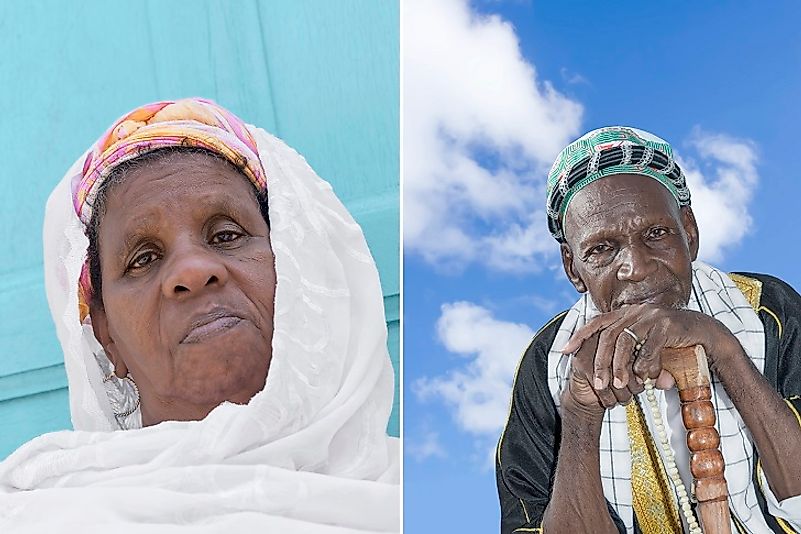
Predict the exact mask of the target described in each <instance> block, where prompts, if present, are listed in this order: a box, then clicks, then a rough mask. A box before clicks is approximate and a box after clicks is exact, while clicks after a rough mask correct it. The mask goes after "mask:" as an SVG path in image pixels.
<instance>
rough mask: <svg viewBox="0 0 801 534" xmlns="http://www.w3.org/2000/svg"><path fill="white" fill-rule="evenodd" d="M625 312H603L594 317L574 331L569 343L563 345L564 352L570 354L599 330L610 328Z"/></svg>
mask: <svg viewBox="0 0 801 534" xmlns="http://www.w3.org/2000/svg"><path fill="white" fill-rule="evenodd" d="M623 314H624V311H623V310H622V309H621V310H617V311H613V312H609V313H602V314H601V315H599V316H598V317H596V318H594V319H592V320H591V321H590V322H588V323H587V324H585V325H584V326H582V327H581V328H579V329H577V330H576V331H575V332H573V335H572V336H571V337H570V339H569V340H568V342H567V344H566V345H565V346H564V347H562V351H561V352H562V353H563V354H568V353H571V352H576V351H577V350H578V349H579V347H581V345H582V344H583V343H584V342H585V341H587V340H588V339H589V338H591V337H592V336H593V335H595V334H596V333H597V332H598V331H600V330H603V329H604V328H608V327H609V326H610V325H612V324H614V323H615V322H616V321H618V320H619V319H620V318H621V317H622V316H623Z"/></svg>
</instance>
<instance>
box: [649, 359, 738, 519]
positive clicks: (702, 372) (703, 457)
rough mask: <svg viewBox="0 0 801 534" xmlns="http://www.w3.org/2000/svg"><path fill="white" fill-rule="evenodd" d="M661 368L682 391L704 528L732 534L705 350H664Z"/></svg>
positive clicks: (696, 490) (683, 414)
mask: <svg viewBox="0 0 801 534" xmlns="http://www.w3.org/2000/svg"><path fill="white" fill-rule="evenodd" d="M662 367H663V368H664V369H665V370H666V371H668V372H669V373H670V374H671V375H673V378H674V379H675V380H676V387H677V389H678V390H679V399H680V400H681V416H682V419H683V421H684V427H685V428H686V429H687V447H688V448H689V449H690V471H691V472H692V475H693V482H694V486H695V497H696V499H697V500H698V508H697V511H698V516H699V518H698V519H699V521H700V523H701V527H702V528H703V530H704V532H705V533H706V534H731V516H730V513H729V501H728V496H729V492H728V488H727V486H726V479H725V478H724V476H723V469H724V467H725V463H724V461H723V455H722V454H721V452H720V435H719V434H718V431H717V430H716V429H715V408H714V406H712V401H711V399H712V388H711V385H710V381H709V366H708V365H707V360H706V353H705V352H704V348H703V347H702V346H701V345H696V346H695V347H688V348H682V349H663V351H662Z"/></svg>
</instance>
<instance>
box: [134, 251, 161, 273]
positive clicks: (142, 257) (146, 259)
mask: <svg viewBox="0 0 801 534" xmlns="http://www.w3.org/2000/svg"><path fill="white" fill-rule="evenodd" d="M157 259H158V256H156V253H155V252H153V251H152V250H148V251H146V252H142V253H141V254H138V255H136V256H135V257H134V259H133V260H131V263H129V264H128V270H129V271H132V270H136V269H142V268H144V267H147V266H148V265H149V264H150V263H152V262H154V261H156V260H157Z"/></svg>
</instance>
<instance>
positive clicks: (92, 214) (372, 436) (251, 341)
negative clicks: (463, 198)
mask: <svg viewBox="0 0 801 534" xmlns="http://www.w3.org/2000/svg"><path fill="white" fill-rule="evenodd" d="M44 232H45V236H44V239H45V276H46V287H47V295H48V300H49V303H50V308H51V312H52V315H53V319H54V321H55V323H56V328H57V331H58V336H59V340H60V341H61V344H62V347H63V350H64V358H65V366H66V370H67V375H68V379H69V388H70V408H71V414H72V421H73V424H74V427H75V431H64V432H57V433H53V434H49V435H45V436H42V437H40V438H38V439H35V440H33V441H31V442H29V443H27V444H25V445H24V446H22V447H21V448H20V449H19V450H17V451H16V452H15V453H13V454H12V455H11V456H10V457H9V458H8V459H7V460H6V461H5V462H3V463H2V464H0V531H2V532H12V531H25V532H27V531H47V532H51V531H73V529H74V530H75V531H78V532H82V533H85V532H100V531H103V532H107V531H109V530H110V529H111V530H114V531H115V532H128V531H130V532H137V533H142V532H163V531H169V532H173V531H185V530H186V531H188V530H191V531H192V532H220V531H223V529H228V531H229V532H249V531H255V530H256V529H266V530H265V531H270V532H290V533H291V532H298V533H300V532H303V533H306V532H312V531H314V532H337V533H339V532H365V531H374V532H386V531H397V530H398V528H399V517H400V510H399V499H400V495H399V486H398V479H399V469H398V461H399V457H398V450H397V449H398V447H397V440H395V439H391V438H388V437H387V435H386V432H385V428H386V424H387V419H388V416H389V412H390V407H391V400H392V367H391V364H390V362H389V358H388V354H387V350H386V329H385V323H384V314H383V307H382V298H381V290H380V286H379V282H378V273H377V271H376V268H375V264H374V262H373V260H372V257H371V256H370V253H369V251H368V249H367V246H366V243H365V241H364V238H363V236H362V233H361V230H360V228H359V226H358V225H357V224H356V223H355V222H354V221H353V219H352V218H351V217H350V215H349V214H348V213H347V211H346V210H345V209H344V207H343V206H342V205H341V203H340V202H339V201H338V200H337V199H336V197H335V196H334V194H333V192H332V190H331V188H330V186H329V185H328V184H327V183H325V182H323V181H322V180H321V179H320V178H318V177H317V176H316V175H315V173H314V171H312V169H311V168H309V166H308V165H307V164H306V162H305V161H304V160H303V158H302V157H301V156H299V155H298V154H297V153H296V152H294V151H293V150H292V149H290V148H289V147H287V146H286V145H285V144H284V143H282V142H281V141H280V140H278V139H276V138H275V137H273V136H271V135H269V134H267V133H266V132H264V131H263V130H260V129H258V128H255V127H252V126H246V125H245V124H243V123H242V122H241V121H240V120H239V119H238V118H237V117H235V116H234V115H232V114H231V113H230V112H228V111H226V110H224V109H222V108H221V107H219V106H217V105H216V104H214V103H212V102H210V101H207V100H200V99H188V100H180V101H176V102H161V103H157V104H151V105H147V106H143V107H141V108H139V109H136V110H134V111H132V112H131V113H129V114H127V115H126V116H124V117H123V118H121V119H120V120H118V121H117V122H116V123H115V124H114V125H112V127H111V128H110V129H109V130H108V132H107V133H105V134H104V135H103V136H102V137H101V138H100V139H99V140H98V141H97V142H96V143H95V145H94V146H93V147H92V148H91V149H90V150H89V151H88V153H87V154H85V155H84V156H82V157H81V158H80V159H79V160H78V161H77V162H76V163H75V165H73V167H72V168H71V169H70V170H69V171H68V173H67V175H66V176H65V177H64V179H63V180H62V181H61V183H60V184H59V185H58V186H57V187H56V189H55V190H54V191H53V193H52V195H51V197H50V200H49V201H48V205H47V213H46V217H45V230H44ZM113 430H126V431H124V432H112V431H113ZM43 512H45V513H43ZM181 527H184V528H181ZM78 529H80V530H78Z"/></svg>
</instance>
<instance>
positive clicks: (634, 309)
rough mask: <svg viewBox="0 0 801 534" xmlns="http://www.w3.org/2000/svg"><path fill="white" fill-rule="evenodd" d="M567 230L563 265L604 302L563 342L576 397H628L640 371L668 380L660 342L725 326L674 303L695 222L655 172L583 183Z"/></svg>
mask: <svg viewBox="0 0 801 534" xmlns="http://www.w3.org/2000/svg"><path fill="white" fill-rule="evenodd" d="M565 237H566V243H564V244H563V245H562V247H561V252H562V260H563V264H564V268H565V273H566V274H567V276H568V278H569V279H570V281H571V282H572V283H573V285H574V286H575V287H576V289H577V290H578V291H579V292H582V293H583V292H587V291H589V293H590V297H591V298H592V300H593V303H594V304H595V306H596V307H597V308H598V310H599V311H600V312H601V315H600V316H599V317H597V318H596V319H594V320H592V321H590V322H589V323H588V324H587V325H585V326H584V327H583V328H581V329H580V330H579V331H577V332H576V334H575V335H574V336H573V338H572V339H571V341H570V342H569V343H568V345H567V346H566V347H565V349H566V351H567V352H573V351H575V350H577V349H579V348H580V350H579V351H578V353H577V357H576V358H575V360H574V366H573V380H572V381H571V384H570V385H571V389H572V395H571V396H572V397H573V400H577V401H578V403H579V405H582V406H586V407H589V408H592V409H594V410H595V411H596V412H602V411H603V409H604V408H609V407H612V406H614V405H615V404H617V403H627V402H628V401H629V400H630V399H631V397H632V395H634V394H637V393H639V392H641V391H642V389H643V386H642V382H643V380H644V379H645V378H656V379H657V387H661V388H667V387H670V386H672V383H673V382H672V378H671V377H670V375H669V374H667V373H666V372H662V370H661V363H660V359H659V351H660V349H661V348H662V347H665V346H671V347H672V346H690V345H693V344H695V343H698V342H701V341H702V340H703V341H707V340H709V339H712V337H714V335H715V334H719V335H720V337H726V336H727V331H726V329H725V328H724V327H723V325H721V324H720V323H719V322H717V321H715V320H714V319H711V318H709V317H707V316H705V315H703V314H699V313H695V312H691V311H687V310H681V309H680V308H681V307H683V306H684V305H686V304H687V302H688V300H689V297H690V291H691V287H692V283H691V280H692V261H693V260H694V259H695V258H696V256H697V254H698V228H697V225H696V223H695V217H694V216H693V213H692V210H691V209H690V208H679V206H678V204H677V203H676V201H675V200H674V199H673V197H672V196H671V194H670V192H669V191H668V190H667V189H666V188H665V187H664V186H662V185H661V184H659V183H658V182H656V181H655V180H653V179H650V178H647V177H643V176H638V175H616V176H614V177H612V178H609V177H607V178H602V179H600V180H597V181H596V182H593V183H592V184H590V185H588V186H587V187H585V188H584V189H582V190H581V191H579V192H578V193H577V194H576V196H575V197H574V198H573V200H572V202H571V203H570V205H569V206H568V210H567V213H566V217H565ZM624 327H628V328H629V329H630V330H631V331H633V332H634V333H635V334H637V336H638V337H639V338H640V339H643V340H645V345H644V346H643V347H642V349H641V350H640V351H639V353H638V354H639V357H638V358H637V359H636V360H635V359H634V357H633V356H632V353H633V351H634V346H635V340H634V338H632V337H631V336H630V335H628V334H627V333H625V332H624V331H623V328H624ZM699 327H703V328H699ZM710 329H711V330H710ZM688 332H690V335H689V336H688V335H687V333H688ZM693 334H695V335H693ZM699 336H700V337H699ZM728 337H732V336H731V334H728ZM586 340H591V342H590V343H583V342H584V341H586ZM730 341H731V340H730ZM735 341H736V340H735ZM704 344H705V343H704Z"/></svg>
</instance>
